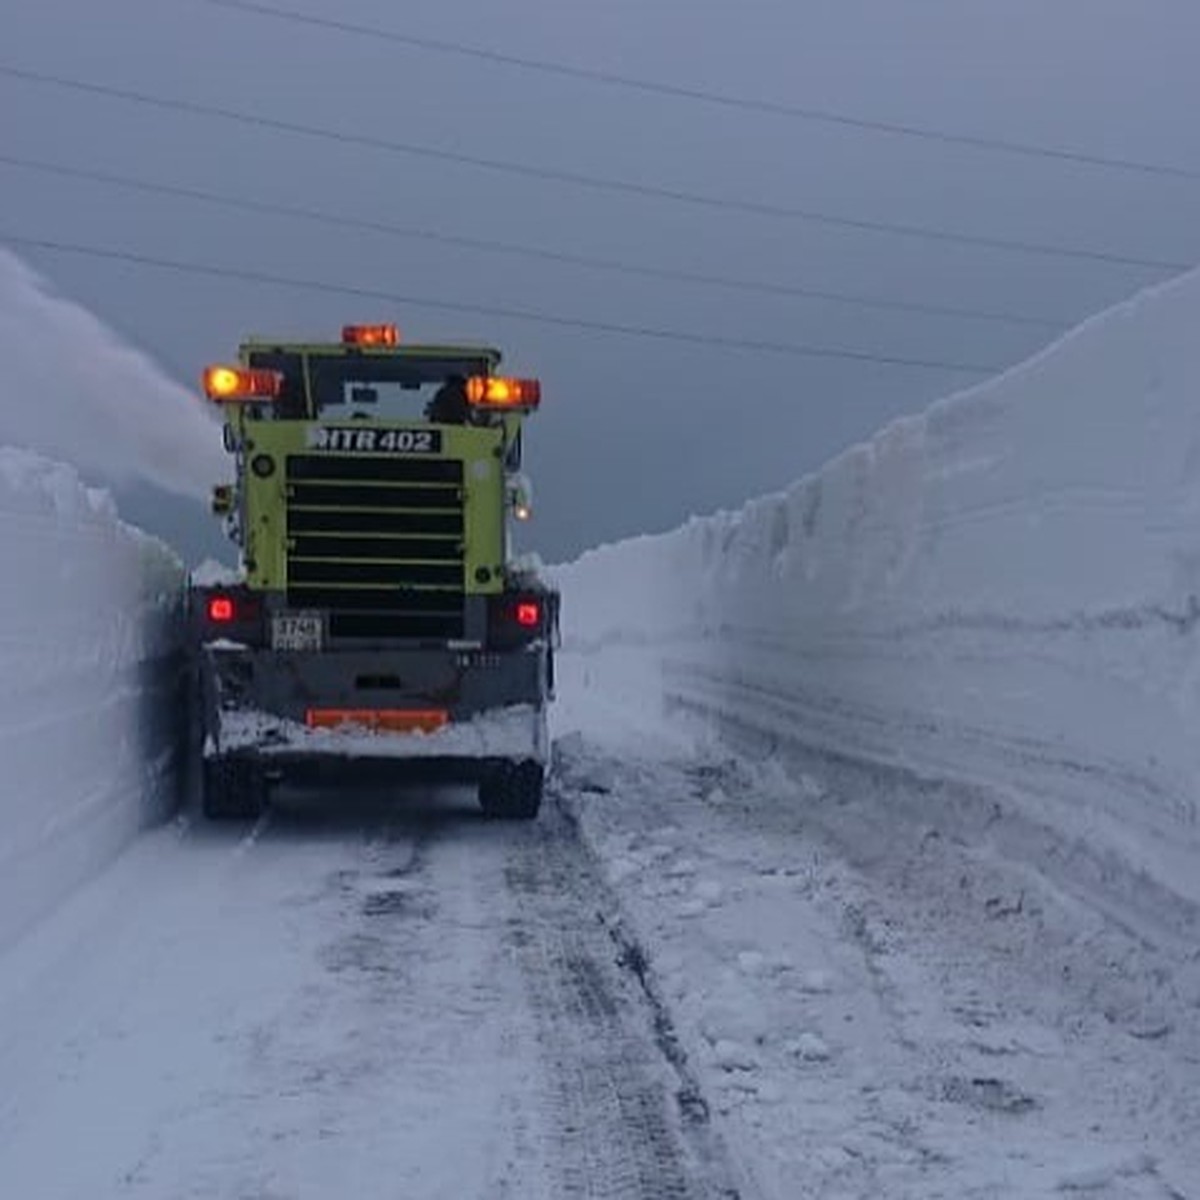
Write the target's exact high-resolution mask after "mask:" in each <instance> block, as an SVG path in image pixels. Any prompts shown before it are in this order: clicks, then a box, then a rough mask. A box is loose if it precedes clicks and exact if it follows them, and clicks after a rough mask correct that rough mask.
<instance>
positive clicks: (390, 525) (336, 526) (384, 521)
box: [288, 508, 463, 538]
mask: <svg viewBox="0 0 1200 1200" xmlns="http://www.w3.org/2000/svg"><path fill="white" fill-rule="evenodd" d="M288 531H289V532H290V533H292V534H306V533H340V532H346V533H354V534H369V533H395V534H405V533H430V534H445V535H448V536H450V535H452V536H456V537H460V538H461V537H462V533H463V517H462V512H461V510H460V511H458V512H412V513H405V512H362V511H357V512H353V513H350V512H346V511H344V510H339V511H328V510H317V509H305V508H289V509H288Z"/></svg>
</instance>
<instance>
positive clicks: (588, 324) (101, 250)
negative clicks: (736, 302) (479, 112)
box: [0, 230, 1002, 375]
mask: <svg viewBox="0 0 1200 1200" xmlns="http://www.w3.org/2000/svg"><path fill="white" fill-rule="evenodd" d="M0 242H2V243H6V244H8V245H10V246H19V247H22V248H24V249H31V250H45V251H50V252H52V253H57V254H74V255H81V256H85V257H88V258H99V259H105V260H108V261H112V262H123V263H131V264H133V265H136V266H141V267H152V268H156V269H159V270H164V271H171V272H175V273H177V274H186V275H203V276H208V277H210V278H215V279H230V280H238V281H240V282H243V283H257V284H264V285H267V286H270V287H282V288H291V289H296V290H301V291H312V292H322V293H326V294H332V295H340V296H352V297H355V298H356V299H367V300H383V301H387V302H388V303H391V304H398V305H411V306H412V307H419V308H432V309H438V310H441V311H445V312H455V313H472V314H475V315H482V316H489V317H504V318H508V319H511V320H515V321H528V322H531V323H534V324H540V325H553V326H558V327H560V328H570V329H584V330H589V331H592V332H596V333H609V334H616V335H620V336H623V337H638V338H647V339H652V340H656V341H666V342H687V343H690V344H694V345H701V346H716V347H720V348H722V349H730V350H754V351H759V352H763V353H769V354H785V355H790V356H793V357H799V358H822V359H842V360H846V361H848V362H861V363H875V364H880V365H883V366H894V367H919V368H923V369H925V370H934V371H951V372H956V373H961V374H965V375H993V374H995V373H996V372H997V371H999V370H1002V368H1001V367H999V366H996V365H982V364H979V363H965V362H951V361H948V360H945V359H925V358H910V357H905V356H903V355H894V354H872V353H869V352H867V351H858V350H839V349H836V348H833V347H827V346H806V345H799V344H794V343H791V342H774V341H767V340H758V339H751V338H735V337H729V336H727V335H725V334H704V333H692V332H690V331H688V330H684V329H659V328H654V327H652V326H647V325H625V324H621V323H619V322H615V321H593V320H589V319H587V318H585V317H571V316H566V315H564V314H561V313H547V312H537V311H534V310H532V309H520V308H509V307H505V306H501V305H492V304H476V303H473V302H468V301H460V300H435V299H431V298H429V297H427V296H406V295H401V294H399V293H397V292H389V291H382V290H379V289H375V288H365V287H353V286H350V285H347V284H339V283H331V282H327V281H323V280H316V279H300V278H297V277H295V276H289V275H275V274H271V273H269V272H265V271H254V270H249V269H247V268H243V267H230V266H218V265H215V264H212V263H198V262H185V261H182V260H180V259H172V258H160V257H157V256H153V255H149V254H139V253H136V252H134V251H129V250H113V249H109V248H106V247H102V246H91V245H85V244H83V243H79V242H64V241H59V240H55V239H51V238H40V237H31V236H27V235H24V234H14V233H8V232H7V231H4V230H0Z"/></svg>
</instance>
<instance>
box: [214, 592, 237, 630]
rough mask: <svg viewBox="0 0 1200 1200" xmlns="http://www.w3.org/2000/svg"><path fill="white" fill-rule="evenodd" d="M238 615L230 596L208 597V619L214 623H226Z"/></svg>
mask: <svg viewBox="0 0 1200 1200" xmlns="http://www.w3.org/2000/svg"><path fill="white" fill-rule="evenodd" d="M236 615H237V610H236V609H235V607H234V603H233V600H232V599H231V598H230V597H229V596H210V597H209V598H208V619H209V620H210V621H212V622H213V624H214V625H224V624H226V623H227V622H229V621H232V620H233V618H234V617H235V616H236Z"/></svg>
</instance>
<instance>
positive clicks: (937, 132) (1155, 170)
mask: <svg viewBox="0 0 1200 1200" xmlns="http://www.w3.org/2000/svg"><path fill="white" fill-rule="evenodd" d="M200 3H202V4H208V5H210V6H212V7H214V8H224V9H229V10H233V11H237V12H242V13H250V14H253V15H255V16H259V17H266V18H268V19H271V20H275V21H286V22H290V23H292V24H296V25H307V26H310V27H312V28H316V29H324V30H327V31H331V32H336V33H343V34H351V35H354V36H357V37H364V38H374V39H377V40H380V41H388V42H393V43H396V44H398V45H404V46H409V47H411V48H412V49H414V50H425V51H431V52H434V53H437V54H450V55H457V56H459V57H464V58H473V59H476V60H480V61H484V62H490V63H496V64H499V65H502V66H507V67H515V68H518V69H520V70H523V71H535V72H540V73H541V74H545V75H557V76H559V77H561V78H567V79H578V80H584V81H586V82H588V83H595V84H601V85H604V86H607V87H615V88H624V89H627V90H630V91H636V92H642V93H645V94H651V95H659V96H670V97H673V98H675V99H679V100H689V101H699V102H702V103H704V104H709V105H717V106H720V107H722V108H731V109H742V110H744V111H748V112H757V113H766V114H770V115H771V116H777V117H791V118H795V119H798V120H803V121H812V122H818V123H821V124H826V125H837V126H842V127H844V128H848V129H858V130H864V131H869V132H871V133H883V134H890V135H893V136H897V137H906V138H918V139H922V140H924V141H931V142H938V143H941V144H943V145H951V146H964V147H969V148H971V149H973V150H986V151H994V152H998V153H1002V154H1010V155H1021V156H1024V157H1027V158H1041V159H1052V160H1058V161H1061V162H1068V163H1075V164H1078V165H1082V166H1089V167H1102V168H1104V169H1106V170H1112V171H1127V172H1135V173H1137V174H1141V175H1158V176H1164V177H1167V178H1174V179H1200V168H1192V167H1181V166H1176V165H1173V164H1170V163H1155V162H1145V161H1141V160H1139V159H1132V158H1121V157H1116V156H1113V155H1105V154H1093V153H1090V152H1088V151H1085V150H1076V149H1072V148H1070V147H1067V146H1049V145H1042V144H1038V143H1035V142H1025V141H1017V140H1015V139H1009V138H998V137H986V136H983V135H980V134H961V133H951V132H949V131H947V130H944V129H934V128H930V127H928V126H922V125H910V124H905V123H902V122H899V121H883V120H878V119H872V118H867V117H856V116H853V115H851V114H848V113H843V112H836V111H834V110H833V109H827V108H814V107H809V106H803V105H796V104H787V103H784V102H782V101H776V100H764V99H760V98H756V97H750V96H738V95H734V94H732V93H728V92H717V91H711V90H709V89H707V88H700V87H689V86H687V85H685V84H673V83H663V82H662V81H660V80H653V79H646V78H644V77H638V76H633V75H623V74H620V73H618V72H616V71H606V70H601V69H599V68H593V67H580V66H575V65H572V64H570V63H564V62H558V61H552V60H550V59H544V58H533V57H529V56H526V55H521V54H509V53H505V52H503V51H499V50H489V49H487V48H485V47H482V46H472V45H467V44H465V43H462V42H454V41H448V40H445V39H441V38H430V37H421V36H418V35H416V34H410V33H400V32H399V31H398V30H393V29H385V28H381V27H379V26H374V25H365V24H360V23H357V22H353V21H346V20H342V19H339V18H334V17H321V16H315V15H313V14H310V13H303V12H298V11H296V10H295V9H291V8H283V7H280V6H279V5H275V4H264V3H261V0H200Z"/></svg>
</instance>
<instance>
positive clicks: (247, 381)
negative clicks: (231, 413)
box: [204, 367, 283, 404]
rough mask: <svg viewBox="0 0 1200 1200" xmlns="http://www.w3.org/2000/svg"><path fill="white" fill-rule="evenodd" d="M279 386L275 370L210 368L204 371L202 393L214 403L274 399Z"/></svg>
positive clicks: (280, 384)
mask: <svg viewBox="0 0 1200 1200" xmlns="http://www.w3.org/2000/svg"><path fill="white" fill-rule="evenodd" d="M282 384H283V376H282V375H280V373H279V372H278V371H262V370H251V369H249V368H247V367H209V368H208V370H207V371H205V372H204V394H205V395H206V396H207V397H208V398H209V399H210V400H212V401H214V402H215V403H217V404H235V403H244V402H250V403H254V402H257V401H261V400H274V399H275V397H276V396H278V395H279V389H280V387H281V386H282Z"/></svg>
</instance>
